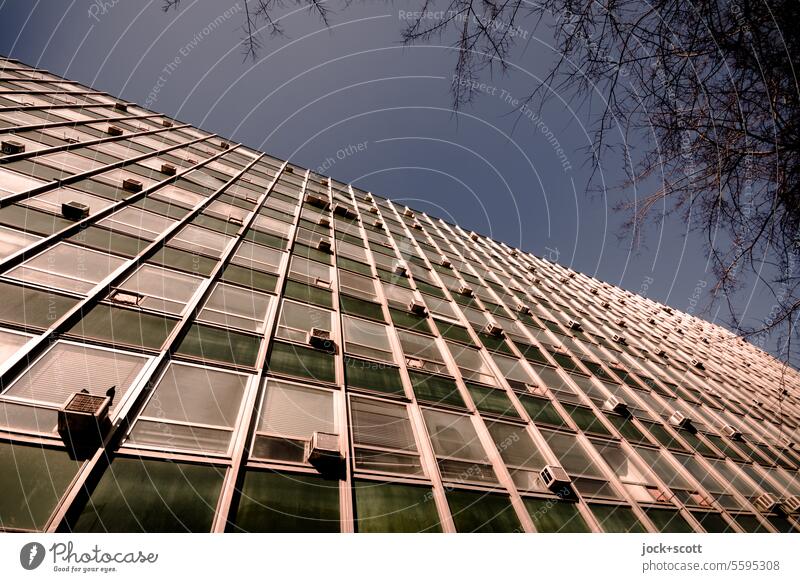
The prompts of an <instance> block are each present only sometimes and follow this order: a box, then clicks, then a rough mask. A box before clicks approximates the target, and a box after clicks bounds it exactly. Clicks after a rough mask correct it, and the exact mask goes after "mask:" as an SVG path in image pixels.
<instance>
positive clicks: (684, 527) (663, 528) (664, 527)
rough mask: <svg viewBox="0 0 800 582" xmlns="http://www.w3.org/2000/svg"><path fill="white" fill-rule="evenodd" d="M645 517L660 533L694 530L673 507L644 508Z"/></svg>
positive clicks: (689, 531)
mask: <svg viewBox="0 0 800 582" xmlns="http://www.w3.org/2000/svg"><path fill="white" fill-rule="evenodd" d="M645 513H647V517H649V518H650V521H652V522H653V524H654V525H655V526H656V528H658V531H660V532H662V533H692V532H693V531H694V530H693V529H692V526H690V525H689V522H687V521H686V520H685V519H684V518H683V516H682V515H681V514H680V513H679V512H677V511H675V510H673V509H655V508H648V509H645Z"/></svg>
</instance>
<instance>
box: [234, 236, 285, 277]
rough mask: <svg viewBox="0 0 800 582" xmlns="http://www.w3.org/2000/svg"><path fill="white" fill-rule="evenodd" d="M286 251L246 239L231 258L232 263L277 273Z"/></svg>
mask: <svg viewBox="0 0 800 582" xmlns="http://www.w3.org/2000/svg"><path fill="white" fill-rule="evenodd" d="M283 256H284V253H282V252H281V251H279V250H277V249H272V248H269V247H265V246H262V245H257V244H253V243H251V242H247V241H244V242H243V243H242V244H241V245H240V246H239V248H238V249H236V253H235V254H234V255H233V258H232V259H231V262H232V263H235V264H237V265H241V266H242V267H248V268H250V269H258V270H261V271H266V272H268V273H277V272H278V268H279V267H280V264H281V261H282V260H283Z"/></svg>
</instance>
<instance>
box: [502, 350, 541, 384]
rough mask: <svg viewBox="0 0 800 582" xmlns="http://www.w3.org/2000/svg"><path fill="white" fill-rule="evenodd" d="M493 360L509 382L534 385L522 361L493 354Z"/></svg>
mask: <svg viewBox="0 0 800 582" xmlns="http://www.w3.org/2000/svg"><path fill="white" fill-rule="evenodd" d="M492 359H493V360H494V362H495V364H497V367H498V368H500V372H502V374H503V376H505V377H506V378H508V379H509V380H513V381H514V382H522V383H524V384H532V383H533V380H532V379H531V376H530V374H528V372H527V371H526V370H525V368H524V367H523V364H522V362H521V361H520V360H517V359H516V358H507V357H505V356H500V355H498V354H492Z"/></svg>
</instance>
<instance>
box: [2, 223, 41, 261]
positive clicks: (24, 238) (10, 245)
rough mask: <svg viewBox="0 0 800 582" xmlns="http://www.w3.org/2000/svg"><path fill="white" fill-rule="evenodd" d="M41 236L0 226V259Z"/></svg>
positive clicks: (30, 243)
mask: <svg viewBox="0 0 800 582" xmlns="http://www.w3.org/2000/svg"><path fill="white" fill-rule="evenodd" d="M41 238H42V237H40V236H36V235H33V234H28V233H25V232H20V231H18V230H14V229H12V228H6V227H5V226H0V261H2V260H3V259H5V258H6V257H10V256H11V255H13V254H14V253H16V252H17V251H18V250H20V249H24V248H25V247H27V246H30V245H32V244H33V243H35V242H36V241H37V240H41Z"/></svg>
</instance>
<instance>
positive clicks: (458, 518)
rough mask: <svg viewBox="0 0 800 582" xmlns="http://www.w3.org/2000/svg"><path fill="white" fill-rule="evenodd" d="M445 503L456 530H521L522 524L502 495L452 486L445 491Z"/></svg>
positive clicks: (491, 531)
mask: <svg viewBox="0 0 800 582" xmlns="http://www.w3.org/2000/svg"><path fill="white" fill-rule="evenodd" d="M447 504H448V505H449V506H450V513H451V514H452V516H453V523H454V524H455V526H456V530H457V531H459V532H475V533H512V532H521V531H522V525H521V524H520V522H519V518H517V514H516V512H515V511H514V508H513V507H512V505H511V500H510V499H509V498H508V497H507V496H505V495H497V494H495V493H478V492H476V491H463V490H460V489H455V490H452V491H448V492H447Z"/></svg>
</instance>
